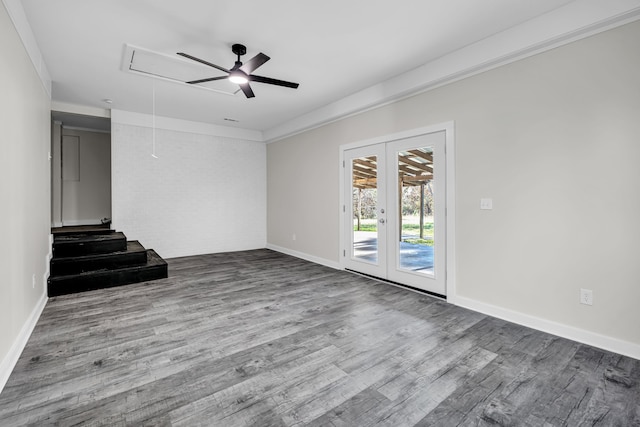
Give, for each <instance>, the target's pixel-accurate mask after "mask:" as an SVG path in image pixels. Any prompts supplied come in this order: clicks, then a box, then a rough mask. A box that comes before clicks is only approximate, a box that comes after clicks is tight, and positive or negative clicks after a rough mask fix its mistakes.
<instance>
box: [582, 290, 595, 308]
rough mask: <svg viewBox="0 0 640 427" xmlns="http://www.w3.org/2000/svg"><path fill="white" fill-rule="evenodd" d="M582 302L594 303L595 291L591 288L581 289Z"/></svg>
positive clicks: (586, 303)
mask: <svg viewBox="0 0 640 427" xmlns="http://www.w3.org/2000/svg"><path fill="white" fill-rule="evenodd" d="M580 304H585V305H593V291H592V290H591V289H580Z"/></svg>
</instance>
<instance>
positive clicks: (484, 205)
mask: <svg viewBox="0 0 640 427" xmlns="http://www.w3.org/2000/svg"><path fill="white" fill-rule="evenodd" d="M480 209H483V210H484V209H486V210H490V209H493V199H480Z"/></svg>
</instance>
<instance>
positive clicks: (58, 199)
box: [51, 111, 111, 228]
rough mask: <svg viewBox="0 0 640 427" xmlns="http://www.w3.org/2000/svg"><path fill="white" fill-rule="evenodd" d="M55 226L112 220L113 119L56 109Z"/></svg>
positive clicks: (53, 143)
mask: <svg viewBox="0 0 640 427" xmlns="http://www.w3.org/2000/svg"><path fill="white" fill-rule="evenodd" d="M51 116H52V132H51V226H52V227H53V228H57V227H82V226H94V225H103V226H104V225H107V226H108V225H109V224H110V223H111V120H110V119H109V118H105V117H95V116H86V115H80V114H72V113H66V112H58V111H53V112H52V114H51Z"/></svg>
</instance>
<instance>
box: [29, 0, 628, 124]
mask: <svg viewBox="0 0 640 427" xmlns="http://www.w3.org/2000/svg"><path fill="white" fill-rule="evenodd" d="M610 2H611V3H610ZM21 3H22V7H23V8H24V12H25V15H26V18H27V20H28V22H29V24H30V26H31V30H32V32H33V34H34V36H35V39H36V42H37V45H38V47H39V49H40V51H41V53H42V57H43V59H44V62H45V64H46V67H47V68H48V71H49V74H50V76H51V80H52V97H53V100H54V101H56V102H60V103H69V104H76V105H81V106H87V107H96V108H114V109H119V110H126V111H132V112H139V113H151V112H152V109H153V103H152V93H153V90H154V87H155V96H156V104H155V105H156V111H155V113H156V114H157V115H158V116H167V117H173V118H179V119H185V120H192V121H198V122H204V123H210V124H215V125H222V126H232V127H239V128H243V129H252V130H258V131H261V132H265V133H267V134H268V133H269V132H271V134H272V135H276V134H277V133H278V132H275V133H274V129H276V130H277V129H280V128H282V129H283V130H282V132H281V133H283V134H284V133H287V132H291V129H290V128H291V126H290V125H288V124H290V123H294V122H296V120H297V121H299V122H300V123H301V125H300V126H307V127H308V126H309V125H312V124H313V123H311V121H312V120H311V119H307V120H306V121H305V120H304V118H305V117H308V118H309V117H313V115H314V114H317V113H314V112H318V111H327V109H332V106H337V105H340V102H341V101H340V100H343V99H345V98H346V99H349V97H350V96H351V97H354V96H356V95H357V93H358V92H361V91H363V90H366V89H367V88H372V87H374V88H375V87H376V85H379V84H380V83H381V82H384V81H388V80H389V79H392V80H393V79H397V78H398V76H401V75H404V74H403V73H405V72H408V71H411V70H414V69H416V68H417V67H420V66H423V65H424V64H430V63H435V62H437V61H438V60H439V59H441V58H444V57H447V55H451V54H452V52H454V53H455V52H456V51H460V49H463V48H468V47H469V46H470V45H473V44H474V43H476V42H479V41H482V40H489V39H492V37H494V38H495V37H496V35H499V34H498V33H502V32H505V31H513V29H514V28H519V27H523V28H524V27H526V25H527V23H531V22H534V21H536V20H537V21H536V22H548V23H550V24H549V25H552V24H553V25H556V26H557V25H558V23H557V21H558V20H557V19H556V20H553V19H552V18H554V17H555V16H558V17H560V18H561V17H562V16H567V14H568V12H567V11H570V9H568V7H573V8H574V9H573V10H578V9H576V8H577V4H581V3H582V4H583V5H584V6H585V7H590V9H589V11H590V13H591V14H592V15H593V16H596V13H595V12H602V13H599V15H597V16H602V17H603V18H593V17H589V19H590V20H591V21H594V20H596V21H597V19H601V20H603V19H605V18H607V19H611V16H610V15H611V14H612V13H614V15H616V16H619V15H620V10H627V11H628V10H632V9H633V10H635V11H636V12H637V10H638V6H639V5H638V1H637V0H607V2H605V1H603V0H595V1H594V0H575V1H573V2H572V1H570V0H536V1H531V0H483V1H478V0H394V1H389V0H349V1H345V0H323V1H315V2H311V1H301V0H269V1H256V0H253V1H250V0H245V1H242V0H215V1H211V0H181V1H175V0H134V1H132V0H108V1H104V0H82V1H78V0H56V1H42V0H22V2H21ZM606 3H608V4H609V5H611V4H613V3H616V7H617V8H618V9H616V10H615V11H614V12H611V13H609V14H607V13H605V12H607V11H601V10H599V11H594V10H595V9H596V8H597V7H600V9H602V8H603V5H604V4H606ZM598 5H599V6H598ZM580 6H582V5H580ZM634 8H635V9H634ZM563 10H564V11H565V13H564V15H563V14H562V13H561V12H563ZM554 13H555V15H554ZM573 15H575V13H572V14H571V16H573ZM585 16H586V13H585ZM545 17H548V19H547V20H546V21H544V20H542V19H541V18H545ZM577 18H581V17H577ZM582 19H586V18H584V17H583V18H582ZM532 20H533V21H532ZM565 20H566V21H570V19H565ZM568 24H571V25H573V27H571V25H569V27H568V30H569V31H575V30H576V28H577V27H576V25H577V24H576V23H575V22H568ZM579 25H583V24H579ZM554 31H555V33H554V34H555V35H556V36H557V35H558V34H560V33H561V31H559V30H558V29H556V28H554ZM542 41H544V40H540V41H539V42H542ZM233 43H242V44H245V45H246V46H247V55H246V56H245V57H244V60H247V59H249V58H251V57H253V56H254V55H256V54H257V53H258V52H264V53H265V54H267V55H269V56H270V57H271V60H270V61H269V62H267V63H266V64H264V65H263V66H262V67H260V68H259V69H258V70H257V71H256V74H260V75H263V76H269V77H274V78H277V79H282V80H289V81H294V82H298V83H300V87H299V88H298V89H297V90H293V89H289V88H283V87H276V86H271V85H265V84H260V83H252V87H253V90H254V92H255V94H256V97H255V98H252V99H247V98H245V97H244V95H243V94H242V92H240V93H238V94H236V95H234V96H229V95H226V94H220V93H216V92H212V91H207V90H202V89H198V88H194V87H190V86H188V85H184V84H178V83H172V82H167V81H162V80H158V79H154V78H148V77H143V76H140V75H135V74H132V73H127V72H124V71H122V69H121V68H122V62H123V56H124V51H125V45H126V44H130V45H134V46H137V47H140V48H144V49H149V50H152V51H155V52H159V53H163V54H167V55H175V54H176V52H187V53H189V54H192V55H194V56H198V57H200V58H203V59H206V60H208V61H210V62H213V63H215V64H218V65H221V66H224V67H226V68H230V67H231V66H232V65H233V63H234V60H235V56H234V55H233V54H232V52H231V45H232V44H233ZM476 44H477V43H476ZM524 47H527V46H524ZM509 49H510V50H517V48H516V47H509ZM434 61H435V62H434ZM424 69H425V67H424V66H423V67H422V68H418V70H424ZM211 75H212V76H215V75H220V72H219V71H217V70H214V69H211ZM409 75H410V74H409ZM222 84H225V82H222ZM417 89H419V87H418V88H417ZM394 95H395V94H393V93H391V94H384V95H383V96H382V95H381V97H380V98H381V99H385V98H386V99H388V98H389V97H390V96H391V97H392V96H394ZM405 95H406V94H405ZM105 98H109V99H111V100H113V103H112V104H111V105H107V104H105V103H104V102H103V101H102V100H103V99H105ZM225 119H233V120H237V122H231V121H228V120H225ZM310 120H311V121H310ZM305 123H306V124H305ZM287 126H289V127H287Z"/></svg>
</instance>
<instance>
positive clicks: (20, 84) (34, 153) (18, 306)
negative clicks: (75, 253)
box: [0, 5, 51, 390]
mask: <svg viewBox="0 0 640 427" xmlns="http://www.w3.org/2000/svg"><path fill="white" fill-rule="evenodd" d="M0 56H1V57H2V58H3V59H2V60H1V61H0V93H1V94H2V95H1V96H0V118H1V120H2V138H0V144H1V148H0V150H1V152H2V155H0V200H2V202H1V203H2V207H1V208H0V236H2V243H1V244H0V272H1V274H0V325H1V326H0V390H1V389H2V388H3V387H4V384H5V383H6V380H7V379H8V377H9V374H10V372H11V370H12V369H13V366H14V365H15V362H16V361H17V359H18V357H19V356H20V353H21V352H22V349H23V347H24V344H25V343H26V340H27V339H28V337H29V335H30V333H31V330H32V328H33V326H34V325H35V322H36V321H37V319H38V317H39V315H40V312H41V310H42V308H43V307H44V304H45V301H46V278H47V277H48V261H49V234H50V229H49V227H50V204H49V203H50V169H49V168H50V166H49V160H48V152H49V146H50V141H51V140H50V131H51V129H50V126H51V124H50V122H51V120H50V110H49V105H50V99H49V95H48V93H47V91H46V90H45V86H44V85H43V83H42V81H41V80H40V78H39V76H38V73H37V72H36V70H35V68H34V66H33V63H32V62H31V60H30V59H29V56H28V55H27V53H26V51H25V48H24V46H23V44H22V42H21V40H20V38H19V36H18V34H17V32H16V30H15V27H14V26H13V24H12V22H11V20H10V19H9V16H8V14H7V11H6V9H5V7H4V5H0Z"/></svg>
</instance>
